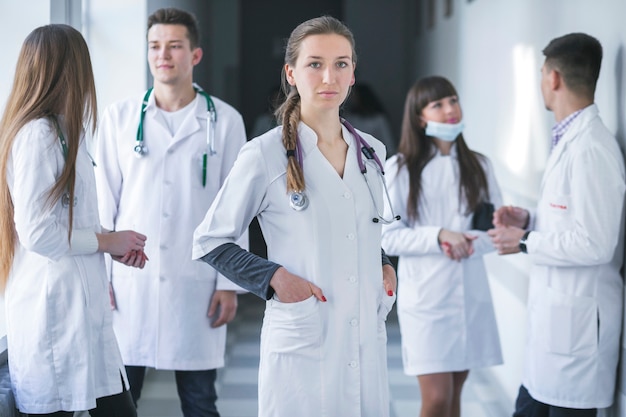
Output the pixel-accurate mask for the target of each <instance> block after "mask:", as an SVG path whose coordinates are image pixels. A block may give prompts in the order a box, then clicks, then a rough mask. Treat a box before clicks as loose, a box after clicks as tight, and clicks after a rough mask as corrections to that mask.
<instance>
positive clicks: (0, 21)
mask: <svg viewBox="0 0 626 417" xmlns="http://www.w3.org/2000/svg"><path fill="white" fill-rule="evenodd" d="M29 1H30V3H29V12H28V13H25V11H24V4H23V3H22V2H16V1H14V0H0V39H2V40H3V57H2V64H0V115H1V114H3V113H4V107H5V106H6V101H7V98H8V97H9V93H10V92H11V88H12V86H13V77H14V74H15V66H16V64H17V57H18V56H19V53H20V49H21V48H22V43H23V42H24V39H26V36H28V34H29V33H30V32H31V31H32V30H33V29H35V28H37V27H39V26H42V25H46V24H48V23H50V0H29ZM5 335H6V326H5V322H4V298H3V297H0V351H3V350H4V349H6V339H5V338H4V336H5Z"/></svg>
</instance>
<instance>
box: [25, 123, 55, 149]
mask: <svg viewBox="0 0 626 417" xmlns="http://www.w3.org/2000/svg"><path fill="white" fill-rule="evenodd" d="M56 137H57V133H56V128H55V127H54V125H53V123H52V121H51V120H50V119H48V118H40V119H34V120H31V121H29V122H27V123H26V124H25V125H24V126H22V128H21V129H20V130H19V131H18V132H17V135H16V141H15V142H16V143H19V142H22V140H21V139H22V138H23V139H25V140H24V142H26V145H27V146H34V145H38V144H49V143H50V142H51V141H54V139H55V138H56Z"/></svg>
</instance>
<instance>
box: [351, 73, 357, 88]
mask: <svg viewBox="0 0 626 417" xmlns="http://www.w3.org/2000/svg"><path fill="white" fill-rule="evenodd" d="M355 82H356V78H355V76H354V74H352V80H350V86H353V85H354V83H355Z"/></svg>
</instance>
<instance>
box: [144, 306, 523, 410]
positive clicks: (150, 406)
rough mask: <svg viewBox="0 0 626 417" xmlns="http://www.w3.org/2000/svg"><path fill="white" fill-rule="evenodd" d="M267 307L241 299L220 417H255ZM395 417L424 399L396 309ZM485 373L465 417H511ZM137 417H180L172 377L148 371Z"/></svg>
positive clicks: (392, 354)
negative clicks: (408, 367) (409, 365)
mask: <svg viewBox="0 0 626 417" xmlns="http://www.w3.org/2000/svg"><path fill="white" fill-rule="evenodd" d="M264 304H265V303H264V302H263V301H262V300H260V299H258V298H256V297H255V296H253V295H251V294H246V295H243V296H240V297H239V311H238V313H237V317H236V318H235V320H234V321H233V323H231V324H230V325H229V328H228V342H227V343H228V345H227V347H226V367H225V368H223V369H220V370H218V387H217V389H218V395H219V399H218V409H219V411H220V414H221V417H255V416H256V415H257V373H258V363H259V335H260V330H261V321H262V319H263V308H264ZM387 333H388V365H389V385H390V392H391V417H417V416H418V415H419V409H420V394H419V387H418V385H417V378H415V377H409V376H406V375H404V373H403V372H402V358H401V353H400V331H399V328H398V321H397V318H396V315H395V309H394V311H393V312H392V313H391V314H390V317H389V319H388V320H387ZM502 398H503V395H502V394H501V389H500V387H498V386H494V384H493V381H491V379H490V374H489V373H488V372H486V371H484V370H477V371H472V372H470V375H469V378H468V380H467V382H466V384H465V387H464V390H463V405H462V414H463V416H466V417H503V416H509V415H511V414H512V404H509V403H508V400H503V399H502ZM138 415H139V417H179V416H181V417H182V413H181V411H180V404H179V401H178V396H177V393H176V386H175V383H174V375H173V373H172V372H170V371H155V370H149V371H148V374H147V375H146V381H145V385H144V389H143V392H142V396H141V399H140V400H139V409H138Z"/></svg>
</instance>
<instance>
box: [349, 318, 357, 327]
mask: <svg viewBox="0 0 626 417" xmlns="http://www.w3.org/2000/svg"><path fill="white" fill-rule="evenodd" d="M358 325H359V321H358V320H357V319H352V320H350V326H352V327H356V326H358Z"/></svg>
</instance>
